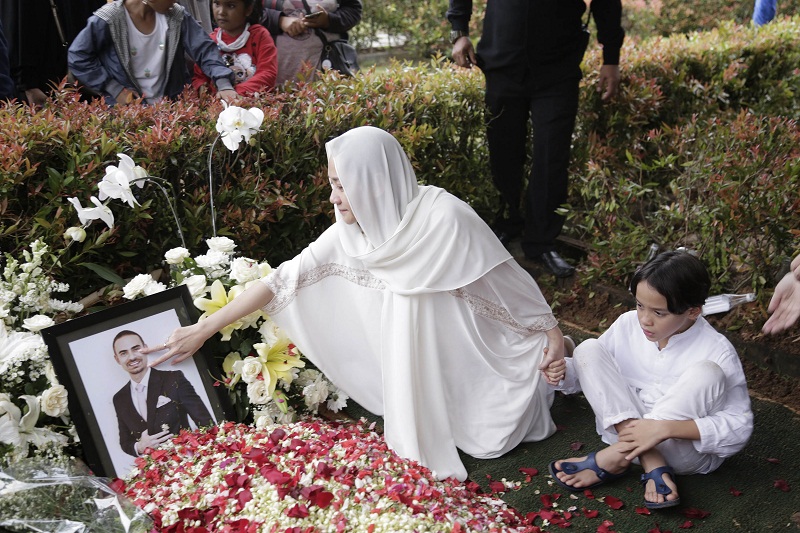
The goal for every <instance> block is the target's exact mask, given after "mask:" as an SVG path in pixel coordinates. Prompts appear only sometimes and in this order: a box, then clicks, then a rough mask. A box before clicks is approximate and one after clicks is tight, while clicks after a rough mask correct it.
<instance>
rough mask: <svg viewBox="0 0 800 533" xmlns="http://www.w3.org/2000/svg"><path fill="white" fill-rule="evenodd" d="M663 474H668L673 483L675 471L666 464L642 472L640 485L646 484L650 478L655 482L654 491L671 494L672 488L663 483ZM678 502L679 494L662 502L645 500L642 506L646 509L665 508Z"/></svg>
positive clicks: (679, 499) (679, 501) (665, 494)
mask: <svg viewBox="0 0 800 533" xmlns="http://www.w3.org/2000/svg"><path fill="white" fill-rule="evenodd" d="M664 474H669V477H670V478H672V482H673V483H675V472H674V471H673V470H672V467H670V466H669V465H667V466H660V467H658V468H654V469H653V470H651V471H650V472H647V473H646V474H642V485H646V484H647V482H648V481H649V480H651V479H652V480H653V481H654V482H655V484H656V492H657V493H659V494H663V495H664V496H665V497H666V496H667V495H669V494H672V489H671V488H669V486H667V484H666V483H664V477H663V476H664ZM680 503H681V498H680V496H679V497H677V498H675V499H674V500H667V499H665V500H664V501H663V502H649V501H647V500H645V501H644V506H645V507H647V508H648V509H666V508H667V507H675V506H676V505H680Z"/></svg>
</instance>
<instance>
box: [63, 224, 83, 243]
mask: <svg viewBox="0 0 800 533" xmlns="http://www.w3.org/2000/svg"><path fill="white" fill-rule="evenodd" d="M64 237H65V238H67V239H69V240H72V241H77V242H83V241H85V240H86V230H85V229H83V228H82V227H81V226H73V227H71V228H67V229H66V231H64Z"/></svg>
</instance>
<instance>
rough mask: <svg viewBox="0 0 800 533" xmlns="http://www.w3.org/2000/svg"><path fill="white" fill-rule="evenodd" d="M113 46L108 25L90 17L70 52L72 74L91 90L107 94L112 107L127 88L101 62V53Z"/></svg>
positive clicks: (69, 62) (68, 53) (68, 60)
mask: <svg viewBox="0 0 800 533" xmlns="http://www.w3.org/2000/svg"><path fill="white" fill-rule="evenodd" d="M113 47H114V42H113V40H112V38H111V33H110V32H109V31H108V24H107V23H106V22H105V21H104V20H102V19H100V18H99V17H97V16H91V17H89V20H88V22H87V24H86V27H85V28H83V30H81V32H80V33H79V34H78V36H77V37H75V40H74V41H73V42H72V44H71V45H70V47H69V50H68V51H67V63H68V66H69V70H70V72H72V74H73V75H74V76H75V77H76V78H77V79H78V81H80V82H81V83H82V84H84V85H86V87H88V88H89V89H92V90H94V91H95V92H98V93H103V94H104V95H106V96H107V98H106V99H107V101H108V103H110V104H113V103H114V102H115V101H116V97H117V96H118V95H119V94H120V93H121V92H122V90H123V89H124V88H125V86H124V85H122V84H121V83H119V82H118V81H117V80H115V79H114V78H113V77H112V76H111V74H110V73H109V72H108V71H107V70H106V68H105V67H104V66H103V64H102V63H101V62H100V54H101V53H102V51H103V50H107V49H109V48H113Z"/></svg>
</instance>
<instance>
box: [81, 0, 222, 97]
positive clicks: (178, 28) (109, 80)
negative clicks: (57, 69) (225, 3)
mask: <svg viewBox="0 0 800 533" xmlns="http://www.w3.org/2000/svg"><path fill="white" fill-rule="evenodd" d="M184 52H186V53H188V55H189V56H190V57H191V58H192V59H193V60H194V61H195V63H197V64H199V65H200V67H201V68H202V69H203V72H206V73H207V74H208V75H209V76H210V77H211V78H212V79H213V80H214V84H215V85H216V87H217V89H218V90H219V96H220V98H222V99H224V100H226V101H230V100H234V99H236V97H237V95H236V92H235V91H234V90H233V76H232V72H231V70H230V69H229V68H227V67H226V66H225V64H224V63H223V62H222V58H220V57H219V52H218V51H217V48H216V46H214V43H213V41H211V39H209V38H208V34H207V33H206V32H204V31H203V29H202V28H201V27H200V26H199V25H198V24H197V21H195V20H194V19H193V18H192V17H191V15H189V14H188V13H186V10H185V9H183V7H182V6H180V5H177V4H176V0H114V1H113V2H109V3H108V4H106V5H104V6H103V7H101V8H100V9H98V10H97V11H95V13H94V15H92V16H91V17H89V21H88V22H87V25H86V27H85V28H84V29H83V30H82V31H81V32H80V34H78V36H77V37H76V38H75V41H74V42H73V43H72V45H71V46H70V47H69V51H68V53H67V57H68V60H69V69H70V72H71V73H72V74H73V75H74V76H75V77H76V78H77V79H78V80H79V81H80V82H81V83H82V84H83V85H85V86H86V87H87V88H88V89H90V90H92V91H95V92H97V93H99V94H102V95H103V96H104V97H105V100H106V103H108V104H109V105H114V104H116V103H118V102H119V103H123V104H127V103H129V102H131V101H133V100H134V99H136V98H139V97H141V98H144V100H145V102H148V103H152V102H156V101H158V100H160V99H161V98H163V97H165V96H166V97H168V98H174V97H176V96H178V95H179V94H180V93H181V92H183V88H184V86H185V85H186V84H187V83H188V81H189V80H187V77H188V75H187V70H186V60H185V58H184Z"/></svg>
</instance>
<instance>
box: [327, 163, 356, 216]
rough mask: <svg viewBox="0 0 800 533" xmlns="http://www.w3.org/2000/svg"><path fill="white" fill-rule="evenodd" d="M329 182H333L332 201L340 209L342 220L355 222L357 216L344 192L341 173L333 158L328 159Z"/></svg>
mask: <svg viewBox="0 0 800 533" xmlns="http://www.w3.org/2000/svg"><path fill="white" fill-rule="evenodd" d="M328 182H329V183H330V184H331V203H332V204H333V206H334V207H335V208H336V210H337V211H339V215H340V216H341V220H342V222H344V223H345V224H353V223H355V222H356V216H355V215H354V214H353V211H352V210H351V209H350V200H348V199H347V195H346V194H345V193H344V187H342V184H341V182H340V181H339V175H338V174H337V173H336V167H335V166H334V164H333V159H329V160H328Z"/></svg>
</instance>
